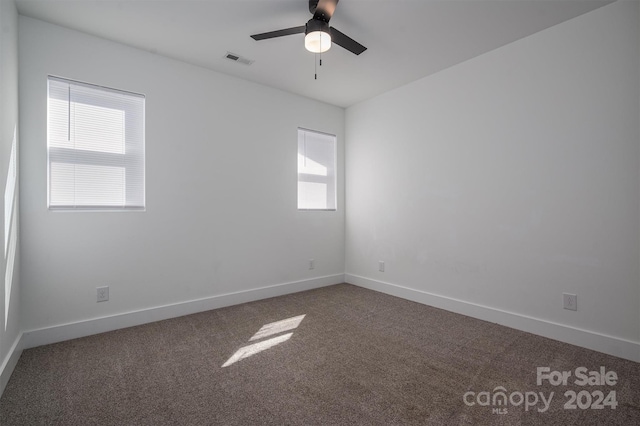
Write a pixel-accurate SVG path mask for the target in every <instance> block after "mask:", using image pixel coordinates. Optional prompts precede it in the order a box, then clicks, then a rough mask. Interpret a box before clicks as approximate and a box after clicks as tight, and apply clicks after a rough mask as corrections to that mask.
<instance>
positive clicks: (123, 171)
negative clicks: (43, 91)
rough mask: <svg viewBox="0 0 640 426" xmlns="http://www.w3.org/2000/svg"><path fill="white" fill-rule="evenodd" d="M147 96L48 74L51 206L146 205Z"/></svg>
mask: <svg viewBox="0 0 640 426" xmlns="http://www.w3.org/2000/svg"><path fill="white" fill-rule="evenodd" d="M144 114H145V97H144V95H140V94H137V93H131V92H125V91H121V90H116V89H110V88H106V87H101V86H96V85H92V84H87V83H80V82H77V81H72V80H66V79H63V78H58V77H52V76H49V78H48V109H47V127H48V129H47V130H48V131H47V152H48V187H49V191H48V205H49V208H50V209H117V210H122V209H126V210H129V209H132V210H137V209H144V205H145V171H144Z"/></svg>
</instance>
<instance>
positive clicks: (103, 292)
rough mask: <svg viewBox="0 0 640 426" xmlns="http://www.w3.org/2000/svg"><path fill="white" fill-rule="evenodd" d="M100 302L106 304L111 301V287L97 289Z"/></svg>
mask: <svg viewBox="0 0 640 426" xmlns="http://www.w3.org/2000/svg"><path fill="white" fill-rule="evenodd" d="M96 293H97V295H98V300H97V301H98V302H106V301H107V300H109V287H96Z"/></svg>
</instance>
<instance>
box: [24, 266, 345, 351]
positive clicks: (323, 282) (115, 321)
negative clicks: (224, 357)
mask: <svg viewBox="0 0 640 426" xmlns="http://www.w3.org/2000/svg"><path fill="white" fill-rule="evenodd" d="M343 282H344V274H336V275H329V276H325V277H319V278H312V279H308V280H303V281H295V282H290V283H284V284H277V285H272V286H267V287H261V288H256V289H251V290H245V291H239V292H235V293H227V294H222V295H217V296H212V297H206V298H203V299H197V300H190V301H187V302H180V303H174V304H170V305H164V306H158V307H154V308H149V309H143V310H139V311H133V312H126V313H122V314H116V315H110V316H107V317H101V318H94V319H89V320H86V321H78V322H74V323H69V324H61V325H55V326H52V327H46V328H40V329H37V330H29V331H25V332H23V338H22V344H23V348H24V349H28V348H33V347H36V346H41V345H48V344H50V343H56V342H62V341H65V340H70V339H76V338H78V337H85V336H90V335H93V334H98V333H104V332H107V331H113V330H118V329H121V328H127V327H133V326H136V325H141V324H147V323H150V322H155V321H162V320H165V319H169V318H175V317H180V316H183V315H189V314H195V313H198V312H204V311H209V310H211V309H217V308H223V307H225V306H232V305H237V304H240V303H246V302H252V301H255V300H261V299H267V298H269V297H276V296H282V295H285V294H290V293H297V292H299V291H304V290H311V289H313V288H319V287H325V286H328V285H333V284H340V283H343Z"/></svg>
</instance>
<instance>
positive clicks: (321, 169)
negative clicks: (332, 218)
mask: <svg viewBox="0 0 640 426" xmlns="http://www.w3.org/2000/svg"><path fill="white" fill-rule="evenodd" d="M298 209H299V210H335V209H336V137H335V135H330V134H326V133H320V132H314V131H312V130H307V129H298Z"/></svg>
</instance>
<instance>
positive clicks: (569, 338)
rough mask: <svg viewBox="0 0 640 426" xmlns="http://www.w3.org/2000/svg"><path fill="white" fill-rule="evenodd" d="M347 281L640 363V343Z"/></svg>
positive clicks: (404, 290)
mask: <svg viewBox="0 0 640 426" xmlns="http://www.w3.org/2000/svg"><path fill="white" fill-rule="evenodd" d="M345 281H346V282H347V283H349V284H353V285H357V286H359V287H364V288H368V289H370V290H375V291H379V292H382V293H386V294H390V295H392V296H397V297H401V298H403V299H407V300H411V301H414V302H418V303H422V304H425V305H429V306H433V307H436V308H440V309H445V310H447V311H450V312H455V313H458V314H462V315H466V316H469V317H473V318H478V319H481V320H484V321H489V322H493V323H497V324H500V325H504V326H507V327H510V328H515V329H517V330H521V331H526V332H528V333H533V334H537V335H539V336H543V337H548V338H550V339H554V340H559V341H561V342H565V343H569V344H572V345H576V346H581V347H583V348H587V349H592V350H594V351H598V352H603V353H605V354H609V355H613V356H617V357H619V358H624V359H628V360H631V361H635V362H640V342H633V341H630V340H625V339H621V338H619V337H614V336H608V335H604V334H600V333H595V332H593V331H588V330H582V329H579V328H574V327H570V326H567V325H563V324H558V323H554V322H551V321H546V320H543V319H539V318H533V317H528V316H526V315H521V314H517V313H514V312H507V311H503V310H500V309H495V308H490V307H487V306H482V305H477V304H474V303H469V302H465V301H463V300H458V299H453V298H450V297H445V296H439V295H436V294H432V293H428V292H426V291H421V290H415V289H412V288H408V287H403V286H399V285H395V284H391V283H387V282H382V281H377V280H373V279H370V278H365V277H361V276H358V275H353V274H345Z"/></svg>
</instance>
